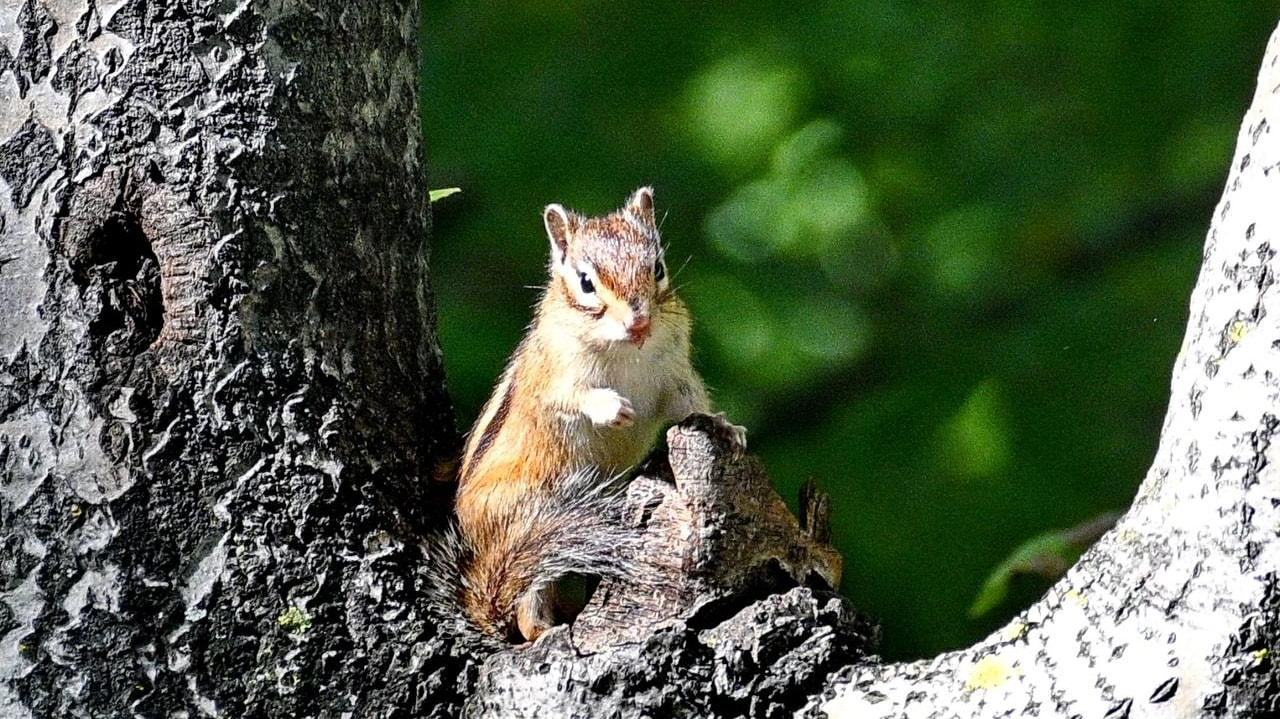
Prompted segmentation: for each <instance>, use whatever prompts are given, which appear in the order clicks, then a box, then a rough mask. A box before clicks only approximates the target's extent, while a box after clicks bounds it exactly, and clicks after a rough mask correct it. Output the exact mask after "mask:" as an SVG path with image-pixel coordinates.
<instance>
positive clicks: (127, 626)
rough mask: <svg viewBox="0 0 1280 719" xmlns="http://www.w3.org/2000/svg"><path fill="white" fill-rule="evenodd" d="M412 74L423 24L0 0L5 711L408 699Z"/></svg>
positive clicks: (418, 259) (75, 713)
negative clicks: (406, 606)
mask: <svg viewBox="0 0 1280 719" xmlns="http://www.w3.org/2000/svg"><path fill="white" fill-rule="evenodd" d="M417 47H418V12H417V0H344V1H343V2H341V3H328V2H325V3H319V4H314V3H304V2H295V1H293V0H275V1H273V2H223V1H221V0H188V1H184V2H156V1H154V0H50V1H48V2H45V1H36V0H26V1H24V2H16V3H15V2H5V3H0V180H2V181H3V182H2V183H0V229H2V230H3V234H2V235H0V305H2V307H3V317H2V318H0V716H3V717H6V718H15V719H20V718H22V717H122V716H144V717H171V716H191V717H196V716H226V717H249V716H269V717H285V716H335V717H336V716H340V715H343V714H344V712H354V713H357V714H360V715H373V714H378V713H381V712H383V711H384V710H385V711H387V712H394V711H395V710H396V708H397V707H400V708H402V709H401V711H400V714H399V715H404V714H405V712H406V711H407V710H411V709H412V708H413V707H414V706H415V704H420V703H422V702H426V701H429V700H430V699H429V697H427V696H425V695H422V692H420V691H419V688H418V673H417V671H416V667H415V666H414V662H415V661H416V659H415V651H418V650H419V649H415V641H416V639H415V638H416V637H419V636H420V635H422V633H423V631H422V627H421V624H422V622H423V620H422V617H421V615H420V614H418V613H407V614H406V613H401V612H400V609H399V608H400V607H401V606H403V604H404V603H405V602H406V596H407V595H409V594H410V593H411V591H412V590H411V587H410V586H409V585H410V584H411V583H412V568H413V567H416V566H417V564H418V563H419V559H418V552H417V549H416V545H414V544H406V543H405V542H403V541H400V540H399V539H397V537H398V536H400V535H411V534H416V533H418V532H420V531H422V529H423V526H416V528H415V525H426V524H428V523H429V521H430V520H429V514H430V512H431V511H437V512H438V510H439V508H440V507H442V506H444V505H442V503H441V502H440V501H439V497H435V496H433V491H432V488H433V483H432V482H431V480H430V479H421V478H430V477H431V476H432V474H433V471H435V461H436V459H437V458H441V457H447V456H449V455H450V454H451V453H452V452H453V451H454V445H455V444H456V437H455V436H454V429H453V426H454V424H453V418H452V414H451V410H450V405H449V402H448V399H447V397H446V396H445V394H444V391H443V380H442V377H441V371H440V370H441V366H440V355H439V351H438V348H437V345H436V341H435V335H434V321H433V310H432V298H431V293H430V289H429V287H428V285H427V283H426V276H427V275H426V272H425V259H426V250H425V242H426V237H427V231H428V225H427V212H426V201H425V197H424V192H423V190H422V162H421V142H420V137H419V135H420V130H419V120H418V103H417V98H418V93H417V84H418V62H417ZM433 508H434V509H433ZM406 547H408V548H409V549H406ZM451 689H452V688H451Z"/></svg>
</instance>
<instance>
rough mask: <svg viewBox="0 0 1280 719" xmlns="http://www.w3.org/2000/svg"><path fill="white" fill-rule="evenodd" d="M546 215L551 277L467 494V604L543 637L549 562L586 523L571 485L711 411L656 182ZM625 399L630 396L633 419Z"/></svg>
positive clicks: (500, 623) (478, 436) (512, 628)
mask: <svg viewBox="0 0 1280 719" xmlns="http://www.w3.org/2000/svg"><path fill="white" fill-rule="evenodd" d="M546 223H547V229H548V232H549V234H550V236H551V241H552V244H551V250H552V262H551V265H550V270H551V276H550V279H549V281H548V285H547V288H546V291H544V292H543V295H542V299H541V301H540V302H539V304H538V307H537V311H536V316H535V319H534V322H533V324H532V325H531V327H530V329H529V332H528V333H527V335H526V336H525V338H524V340H523V341H522V342H521V343H520V346H519V347H518V348H517V350H516V352H515V354H514V355H513V356H512V358H511V360H510V362H509V364H508V366H507V369H506V371H505V372H504V373H503V378H502V381H501V382H500V383H499V385H498V387H497V388H496V389H495V392H494V395H493V396H492V397H491V398H490V399H489V402H488V403H487V404H486V405H485V408H484V411H483V412H481V415H480V418H479V419H478V420H477V422H476V425H475V427H474V428H473V429H472V431H471V434H470V437H469V439H468V442H467V446H466V449H465V452H464V455H463V459H462V468H461V473H460V483H459V491H458V497H457V513H458V520H459V527H460V530H461V532H462V534H463V535H464V537H465V538H466V540H467V541H468V542H469V543H470V546H471V547H472V548H473V551H474V554H473V559H472V560H471V561H470V562H469V563H468V565H467V566H466V567H464V568H463V577H464V586H465V590H464V592H463V600H464V608H465V609H466V611H467V613H468V615H469V616H471V617H472V619H473V621H475V622H476V624H477V625H478V626H480V627H481V628H482V629H483V630H485V631H486V632H488V633H490V634H493V635H497V636H503V637H506V638H508V639H514V638H516V637H518V636H523V637H524V638H525V639H530V640H531V639H533V638H535V637H536V636H537V635H538V634H540V633H541V632H542V631H543V630H544V629H546V628H547V626H549V624H550V622H551V621H553V620H552V616H553V615H554V614H555V611H554V610H555V608H556V607H555V605H556V597H555V595H554V592H550V591H548V590H546V589H545V588H540V587H545V586H547V585H549V584H550V582H551V580H553V579H554V577H550V578H548V577H543V576H541V575H540V574H539V572H540V569H539V566H540V565H539V562H545V561H546V560H547V558H548V556H550V554H549V553H553V552H555V551H557V549H558V548H557V547H556V546H554V543H555V542H556V541H560V540H559V538H560V537H562V536H564V535H563V532H559V533H558V531H557V530H560V529H563V527H560V526H558V524H562V523H564V522H567V521H575V522H576V521H580V520H579V519H577V518H573V517H567V516H565V513H564V512H562V511H561V505H563V504H564V499H563V498H560V497H559V495H558V494H557V490H558V489H563V487H562V486H561V485H560V484H559V483H560V482H563V480H564V478H565V477H566V476H568V475H569V474H570V473H574V472H579V471H580V470H590V471H592V472H594V473H595V475H594V476H599V477H601V478H608V477H611V476H614V475H617V474H619V473H621V472H623V471H625V470H627V469H628V468H630V467H631V466H632V465H634V464H635V463H636V462H638V461H639V460H641V459H642V458H643V457H644V455H645V454H646V453H647V452H648V451H649V449H650V448H651V446H652V444H653V440H654V438H655V436H656V434H657V431H658V429H660V427H661V426H662V425H664V424H667V423H670V422H674V421H678V420H680V419H683V418H684V417H685V416H687V415H688V414H690V413H691V412H706V411H708V409H709V403H708V401H707V395H706V390H705V389H704V388H703V384H702V381H701V379H700V378H699V377H698V375H697V373H695V372H694V371H693V368H692V366H691V364H690V362H689V330H690V326H689V317H688V312H687V311H686V310H685V308H684V305H683V304H682V303H681V302H680V300H679V298H678V297H676V296H675V294H674V292H673V291H672V290H670V289H669V288H668V287H667V285H666V281H665V280H664V281H663V282H658V281H657V280H655V277H654V263H655V262H657V261H659V259H660V258H661V249H662V248H661V246H660V244H659V237H658V231H657V228H656V227H654V225H653V210H652V195H651V193H650V191H649V190H648V189H647V188H642V189H641V190H638V191H637V192H636V193H635V194H634V195H632V198H631V200H630V201H629V202H628V206H627V207H626V208H624V209H623V210H620V211H618V212H615V213H613V214H610V215H607V216H605V217H600V218H583V217H581V216H578V215H575V214H573V213H569V212H567V211H564V210H563V208H560V207H559V206H558V205H553V206H550V207H548V211H547V215H546ZM557 253H561V255H560V258H561V259H559V260H558V259H557V257H558V256H557ZM580 272H593V273H594V276H595V282H594V285H595V292H593V293H583V292H582V290H581V288H580V287H579V286H578V285H579V284H580V282H581V276H580V274H579V273H580ZM593 305H598V306H593ZM650 320H651V324H650V325H649V326H648V327H647V328H646V327H645V323H646V322H648V321H650ZM628 332H630V333H631V334H628ZM633 335H634V336H636V337H638V339H635V338H634V337H633ZM628 337H633V339H635V341H628V339H627V338H628ZM641 343H642V344H641ZM619 402H626V403H629V404H630V411H631V412H632V415H633V416H632V418H631V421H630V423H627V422H626V421H625V419H626V417H625V411H626V410H624V409H623V405H619V404H618V403H619ZM615 409H616V412H617V414H616V415H615V414H613V412H614V411H615ZM611 418H612V420H611ZM535 583H536V584H537V586H533V585H534V584H535Z"/></svg>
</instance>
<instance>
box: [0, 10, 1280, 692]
mask: <svg viewBox="0 0 1280 719" xmlns="http://www.w3.org/2000/svg"><path fill="white" fill-rule="evenodd" d="M1278 45H1280V41H1278V40H1276V39H1275V38H1273V41H1272V44H1271V46H1270V48H1269V52H1268V56H1267V57H1268V60H1267V64H1266V69H1265V71H1264V78H1263V81H1262V82H1261V83H1260V89H1259V95H1258V99H1257V101H1256V102H1255V109H1254V110H1253V111H1252V112H1251V114H1250V116H1249V118H1248V119H1247V121H1246V124H1245V130H1244V131H1243V132H1242V135H1241V151H1240V156H1239V157H1237V160H1236V162H1235V164H1234V165H1233V169H1232V177H1231V181H1230V183H1229V186H1228V194H1227V197H1226V198H1224V201H1223V205H1222V207H1221V209H1220V211H1219V213H1218V214H1217V215H1216V216H1215V221H1214V229H1213V230H1212V231H1211V233H1210V239H1209V243H1208V246H1207V247H1206V261H1205V269H1204V272H1203V274H1202V276H1201V281H1200V285H1199V287H1198V289H1197V293H1196V297H1195V301H1194V304H1193V311H1192V326H1191V329H1190V330H1189V334H1188V338H1187V343H1186V346H1185V347H1184V351H1183V355H1182V359H1181V361H1180V364H1179V368H1178V371H1177V373H1176V375H1175V380H1174V401H1173V403H1172V405H1171V410H1170V415H1169V419H1168V422H1167V423H1166V428H1165V434H1164V439H1163V441H1162V445H1161V451H1160V455H1159V457H1158V458H1157V462H1156V465H1155V467H1154V468H1153V470H1152V474H1151V476H1150V477H1149V478H1148V480H1147V482H1146V484H1144V486H1143V490H1142V492H1141V494H1140V496H1139V499H1138V501H1137V503H1136V504H1135V506H1134V508H1133V510H1132V511H1131V512H1130V514H1129V515H1128V516H1127V517H1126V518H1125V520H1123V521H1122V522H1121V524H1120V526H1119V527H1118V528H1117V529H1116V530H1115V531H1114V532H1112V533H1111V534H1109V535H1108V536H1107V537H1106V538H1105V539H1104V540H1103V541H1102V542H1101V543H1100V545H1099V546H1098V547H1097V548H1096V549H1095V550H1093V551H1091V552H1090V553H1089V554H1088V555H1087V556H1086V557H1085V558H1084V559H1083V560H1082V562H1081V563H1080V565H1079V566H1078V567H1077V568H1076V569H1075V570H1073V572H1072V573H1071V575H1070V576H1069V577H1068V578H1067V579H1066V580H1065V581H1064V582H1063V584H1062V585H1060V586H1059V587H1057V588H1055V589H1054V590H1053V591H1052V592H1051V593H1050V594H1049V596H1048V597H1047V598H1046V599H1045V600H1044V601H1042V602H1041V603H1040V604H1038V605H1037V606H1036V607H1033V608H1032V609H1031V610H1029V611H1028V612H1027V613H1025V614H1024V615H1023V617H1021V618H1020V619H1019V620H1018V621H1017V622H1015V623H1014V624H1012V625H1010V627H1008V628H1006V629H1005V630H1004V631H1003V632H1000V633H997V635H995V636H993V637H991V638H989V639H987V640H985V641H984V642H982V643H980V644H979V645H977V646H976V647H974V648H972V649H970V650H966V651H962V652H956V653H952V654H948V655H944V656H943V657H939V658H938V659H936V660H933V661H929V662H920V663H915V664H906V665H880V664H878V663H876V662H875V660H874V658H873V657H869V656H867V654H866V652H867V650H868V648H869V646H870V642H871V635H872V634H873V632H872V631H871V629H870V628H869V626H868V625H867V624H866V623H865V622H864V621H863V620H861V619H859V618H858V617H857V616H856V614H854V613H853V611H852V610H851V608H850V607H849V606H848V604H847V603H846V602H844V601H843V600H842V599H840V598H839V597H838V596H836V595H834V594H832V593H831V592H829V591H826V590H824V589H822V585H824V584H829V583H831V581H832V580H833V579H834V572H835V571H836V562H835V560H834V559H833V558H832V557H831V555H830V553H829V552H828V551H827V550H826V549H825V548H824V547H823V545H822V544H821V542H820V541H818V540H819V539H821V537H820V536H816V537H815V536H814V535H819V534H820V533H819V532H818V531H817V530H818V528H819V525H820V524H821V522H820V521H818V520H816V519H814V518H812V517H810V518H807V519H808V521H806V522H805V528H804V529H802V528H801V526H800V525H798V524H797V523H796V522H795V521H794V520H793V519H791V518H790V517H789V515H787V514H786V513H785V510H782V509H781V508H780V505H778V504H777V499H776V497H775V496H774V495H773V494H772V492H771V490H769V489H768V482H767V478H766V477H765V474H764V470H763V468H762V467H760V465H759V464H758V463H756V462H754V461H753V460H751V459H750V458H745V459H744V458H737V457H733V456H732V455H731V453H730V452H729V451H728V450H727V448H726V447H725V445H724V444H723V443H721V442H719V441H718V438H717V437H716V436H715V433H714V432H713V431H710V428H709V425H708V424H707V423H705V422H704V421H702V420H699V419H696V418H695V419H693V420H690V421H689V422H686V423H683V424H682V425H681V426H680V427H677V428H676V429H674V430H673V431H672V433H671V434H670V435H669V443H670V447H671V451H670V459H669V461H664V458H663V457H657V458H655V461H654V462H652V463H651V465H650V466H649V467H648V469H647V471H646V472H645V474H644V476H642V477H640V478H639V479H637V480H636V482H635V483H633V485H632V487H631V489H630V497H631V499H632V501H633V502H634V505H633V506H634V508H635V512H634V524H635V526H636V529H637V531H638V532H642V533H643V535H644V538H645V541H646V542H648V543H649V544H648V545H647V546H649V547H652V548H654V549H657V550H659V551H650V552H648V553H647V554H646V556H648V557H649V558H650V559H652V560H653V561H652V562H651V566H648V568H647V569H646V571H644V572H642V573H640V574H639V575H638V576H637V577H636V578H635V579H634V581H633V582H631V583H630V584H629V583H627V582H621V583H619V582H614V583H605V584H604V585H602V587H601V588H600V589H599V591H598V592H597V595H596V599H595V600H593V603H592V605H591V606H590V607H589V608H588V609H587V611H586V612H585V613H584V615H583V616H582V617H581V618H580V620H579V622H578V623H577V624H576V625H575V626H573V627H566V628H560V629H557V630H554V631H553V632H550V633H548V635H547V636H546V637H544V638H543V639H541V640H540V641H539V642H537V643H535V644H534V645H532V646H530V647H524V648H515V649H509V650H504V651H502V652H498V653H496V654H492V655H488V654H485V653H483V652H481V651H479V650H478V648H477V647H476V646H475V645H473V644H471V643H469V642H466V641H458V637H455V636H450V635H448V634H446V633H445V632H444V631H443V630H442V627H445V626H447V625H448V623H447V622H441V621H440V619H441V618H440V617H439V616H437V615H433V614H432V611H433V610H432V609H431V608H429V607H427V606H426V602H425V601H424V599H423V598H424V596H425V595H426V594H427V591H426V587H425V586H424V582H425V581H426V579H425V577H426V574H425V573H424V572H423V571H422V567H423V563H424V556H423V554H422V552H421V551H420V548H419V538H420V537H421V536H422V535H423V533H424V532H426V531H427V530H429V529H430V528H432V527H435V526H438V523H439V519H440V516H441V514H442V509H443V507H444V506H445V504H446V503H445V501H444V499H445V498H444V496H443V489H442V487H443V485H442V484H441V483H438V482H435V481H434V478H436V477H439V476H441V475H442V474H445V473H447V471H448V459H449V458H450V457H451V456H452V455H453V454H454V452H455V451H456V436H455V434H454V430H453V418H452V414H451V410H450V408H449V404H448V399H447V397H446V396H445V393H444V390H443V382H442V379H441V375H440V357H439V352H438V350H437V348H436V343H435V337H434V333H433V329H434V319H433V312H432V308H431V296H430V291H429V288H428V286H427V284H426V268H425V249H424V247H425V238H426V234H427V231H428V227H427V218H426V214H425V208H424V205H425V203H424V198H423V192H422V189H421V163H420V158H421V150H420V143H419V139H418V130H417V123H418V119H417V118H418V114H417V90H416V82H417V80H416V78H417V62H416V47H417V9H416V3H414V2H397V1H396V0H347V1H346V2H343V3H319V4H314V6H312V5H306V4H303V3H300V2H293V1H291V0H275V1H274V2H266V1H265V0H261V1H257V2H255V1H254V0H240V1H238V2H220V1H215V0H189V1H188V2H184V3H180V2H168V3H164V2H154V1H153V0H119V1H117V2H102V1H99V0H60V1H49V2H36V1H35V0H26V1H25V2H22V3H18V4H16V5H14V4H12V3H10V4H6V5H4V6H3V7H0V103H2V104H0V181H2V184H0V307H2V308H3V311H4V318H3V321H0V716H4V717H11V716H12V717H55V716H56V717H62V716H75V717H108V716H112V717H114V716H144V717H159V716H165V717H169V716H191V717H195V716H225V717H258V716H263V717H282V716H316V717H339V716H387V717H400V716H454V715H457V714H459V713H467V714H469V715H475V716H481V715H488V716H520V715H525V716H556V715H564V716H606V715H610V716H665V715H685V716H740V715H753V716H779V715H784V714H789V713H793V712H796V711H804V712H810V713H816V712H818V711H820V710H824V709H825V710H826V711H829V712H831V713H832V714H840V715H844V714H856V715H859V716H861V715H862V714H864V713H865V714H867V715H885V716H888V715H896V714H902V713H907V714H911V715H916V714H918V715H920V716H951V715H956V716H972V715H1000V714H1005V713H1015V714H1016V713H1019V712H1022V711H1025V710H1027V709H1029V708H1030V709H1034V708H1037V707H1038V708H1039V710H1040V711H1041V712H1042V713H1044V714H1063V715H1072V714H1079V715H1081V716H1103V715H1109V716H1113V717H1120V716H1138V715H1140V714H1144V713H1146V714H1155V713H1159V714H1160V715H1162V716H1170V715H1174V714H1175V713H1176V712H1175V709H1177V710H1181V712H1180V713H1181V714H1184V715H1190V714H1197V713H1208V714H1221V715H1239V716H1244V715H1248V714H1250V713H1259V714H1260V713H1262V712H1264V711H1266V710H1267V709H1268V708H1269V707H1271V704H1270V703H1272V702H1274V701H1275V697H1276V683H1277V680H1276V671H1275V670H1274V668H1273V667H1274V664H1273V659H1272V657H1271V655H1270V652H1271V650H1272V649H1274V645H1275V643H1276V631H1277V616H1276V612H1277V601H1278V600H1277V599H1276V587H1275V582H1276V570H1277V562H1278V561H1280V560H1278V559H1277V554H1280V540H1277V537H1276V527H1278V526H1280V517H1277V516H1276V514H1277V509H1276V508H1275V507H1274V506H1273V500H1275V499H1280V497H1277V494H1278V492H1277V490H1276V486H1277V483H1278V482H1280V477H1278V476H1277V475H1276V474H1275V470H1273V469H1271V467H1270V464H1269V461H1270V452H1271V449H1270V448H1271V444H1270V439H1271V436H1272V434H1273V433H1274V432H1275V428H1276V427H1277V426H1278V425H1280V420H1277V419H1276V416H1275V415H1276V414H1277V413H1276V411H1275V410H1274V409H1273V408H1274V407H1275V406H1276V400H1277V387H1276V383H1277V379H1276V378H1277V375H1278V374H1280V367H1277V366H1276V365H1277V363H1280V354H1277V349H1276V347H1280V327H1278V326H1277V322H1278V321H1280V320H1277V317H1280V308H1276V307H1271V308H1269V307H1268V305H1269V304H1274V303H1275V302H1277V300H1275V299H1274V293H1271V292H1270V289H1271V286H1272V284H1273V282H1274V271H1273V268H1272V261H1273V258H1274V254H1275V253H1274V251H1273V250H1272V248H1271V245H1270V243H1271V242H1273V241H1274V239H1273V238H1274V236H1275V234H1276V230H1277V225H1280V222H1278V221H1277V219H1276V217H1275V213H1274V211H1273V210H1271V209H1270V207H1271V203H1272V202H1273V201H1274V200H1273V198H1274V197H1276V196H1277V187H1276V183H1277V182H1278V181H1280V180H1277V177H1280V171H1277V170H1280V150H1278V149H1277V142H1278V141H1277V138H1276V136H1275V133H1273V132H1272V131H1271V130H1270V127H1271V126H1272V125H1274V124H1275V122H1277V114H1278V108H1277V103H1278V101H1277V95H1276V93H1277V85H1280V68H1278V67H1277V64H1278V63H1277V55H1278V54H1280V47H1277V46H1278ZM1267 73H1270V74H1267ZM1268 213H1269V214H1268ZM1269 310H1270V311H1269ZM801 584H808V585H811V587H813V588H810V587H804V586H798V585H801ZM1108 713H1109V714H1108Z"/></svg>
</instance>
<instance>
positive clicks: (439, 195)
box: [427, 187, 462, 202]
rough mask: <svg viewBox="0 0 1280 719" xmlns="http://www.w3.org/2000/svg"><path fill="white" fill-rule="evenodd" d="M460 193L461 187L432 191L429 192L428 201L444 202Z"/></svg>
mask: <svg viewBox="0 0 1280 719" xmlns="http://www.w3.org/2000/svg"><path fill="white" fill-rule="evenodd" d="M459 192H462V188H461V187H445V188H442V189H439V190H430V191H429V192H427V199H428V200H429V201H431V202H435V201H436V200H443V199H444V198H446V197H449V196H450V195H456V194H458V193H459Z"/></svg>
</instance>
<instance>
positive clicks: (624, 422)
mask: <svg viewBox="0 0 1280 719" xmlns="http://www.w3.org/2000/svg"><path fill="white" fill-rule="evenodd" d="M582 412H583V413H584V414H586V415H587V416H588V417H590V418H591V422H592V423H593V424H595V425H596V426H597V427H628V426H630V425H632V424H634V423H635V421H636V411H635V409H633V408H632V407H631V400H629V399H627V398H626V397H623V396H622V395H620V394H618V393H617V392H614V391H613V390H611V389H604V388H600V387H597V388H596V389H593V390H591V391H590V392H588V393H587V399H586V401H585V402H583V404H582Z"/></svg>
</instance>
